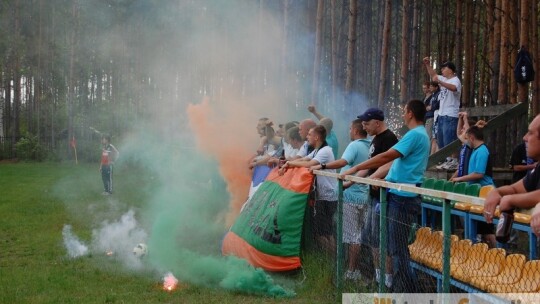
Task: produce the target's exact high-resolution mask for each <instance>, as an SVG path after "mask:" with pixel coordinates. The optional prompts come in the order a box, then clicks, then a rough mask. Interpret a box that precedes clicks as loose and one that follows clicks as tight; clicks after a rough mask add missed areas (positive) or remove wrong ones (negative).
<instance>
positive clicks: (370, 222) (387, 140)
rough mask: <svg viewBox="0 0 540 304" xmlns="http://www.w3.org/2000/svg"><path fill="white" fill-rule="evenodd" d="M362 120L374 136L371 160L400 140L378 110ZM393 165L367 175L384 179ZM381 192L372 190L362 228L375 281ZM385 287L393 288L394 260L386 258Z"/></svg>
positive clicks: (377, 278) (376, 278)
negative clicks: (372, 265)
mask: <svg viewBox="0 0 540 304" xmlns="http://www.w3.org/2000/svg"><path fill="white" fill-rule="evenodd" d="M358 118H359V119H361V120H362V126H363V127H364V130H365V131H366V132H367V133H368V134H369V135H370V136H373V140H372V141H371V145H370V146H369V155H368V157H369V158H373V157H375V156H376V155H378V154H381V153H383V152H386V151H387V150H388V149H390V148H392V146H394V145H395V144H396V143H397V142H398V140H397V137H396V135H395V134H394V133H393V132H392V131H390V129H388V127H387V126H386V124H385V123H384V113H383V111H381V110H380V109H378V108H370V109H367V110H366V111H365V112H364V114H362V115H359V116H358ZM390 165H391V163H389V164H387V165H384V166H382V167H380V168H379V169H369V170H368V172H367V174H368V176H369V177H372V178H379V179H384V178H385V177H386V174H387V173H388V170H389V169H390ZM378 205H379V190H378V189H370V203H368V205H367V210H366V222H365V224H364V227H363V228H362V233H361V243H362V244H364V245H367V246H369V247H371V250H372V253H373V263H374V268H375V280H376V281H377V282H378V281H379V280H381V279H382V276H381V274H380V269H379V263H380V262H379V210H378V209H377V208H379V207H378ZM384 281H385V285H386V286H387V287H388V288H391V287H392V259H391V258H390V257H389V256H387V258H386V274H385V277H384Z"/></svg>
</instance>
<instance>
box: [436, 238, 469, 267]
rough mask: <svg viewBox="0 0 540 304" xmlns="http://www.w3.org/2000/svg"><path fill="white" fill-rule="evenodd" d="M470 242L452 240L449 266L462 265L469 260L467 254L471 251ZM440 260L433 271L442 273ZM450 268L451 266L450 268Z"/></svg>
mask: <svg viewBox="0 0 540 304" xmlns="http://www.w3.org/2000/svg"><path fill="white" fill-rule="evenodd" d="M471 246H472V242H471V240H457V239H454V238H452V245H451V247H450V265H458V264H463V263H465V261H467V259H468V258H469V254H470V253H469V252H470V250H471ZM442 264H443V261H442V259H441V260H440V261H438V264H437V265H435V267H434V268H435V269H437V270H438V271H441V272H442V266H443V265H442ZM450 267H452V266H450Z"/></svg>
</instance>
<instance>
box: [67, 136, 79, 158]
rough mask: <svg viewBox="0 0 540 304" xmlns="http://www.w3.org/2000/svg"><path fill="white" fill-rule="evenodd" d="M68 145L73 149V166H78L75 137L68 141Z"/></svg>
mask: <svg viewBox="0 0 540 304" xmlns="http://www.w3.org/2000/svg"><path fill="white" fill-rule="evenodd" d="M69 145H70V146H71V147H72V148H73V152H74V153H75V164H76V165H78V164H79V160H78V159H77V141H76V140H75V135H73V137H72V138H71V140H70V141H69Z"/></svg>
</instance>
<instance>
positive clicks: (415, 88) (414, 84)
mask: <svg viewBox="0 0 540 304" xmlns="http://www.w3.org/2000/svg"><path fill="white" fill-rule="evenodd" d="M419 1H420V0H413V20H412V37H411V58H412V64H411V63H409V66H410V69H411V77H409V79H408V84H409V88H411V89H410V90H409V96H419V88H420V84H419V83H418V82H419V79H420V69H419V67H420V56H419V54H420V50H419V45H420V44H419V39H420V35H419V31H420V24H419V18H420V11H419V7H418V6H419V3H418V2H419Z"/></svg>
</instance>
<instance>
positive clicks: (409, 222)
mask: <svg viewBox="0 0 540 304" xmlns="http://www.w3.org/2000/svg"><path fill="white" fill-rule="evenodd" d="M387 199H388V255H390V256H408V254H409V248H408V241H409V233H410V231H411V228H412V226H413V224H414V223H416V221H417V219H418V214H420V210H421V201H422V200H421V198H420V196H415V197H405V196H399V195H396V194H393V193H388V195H387Z"/></svg>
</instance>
